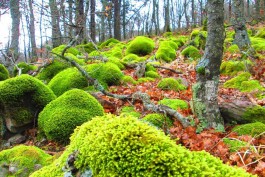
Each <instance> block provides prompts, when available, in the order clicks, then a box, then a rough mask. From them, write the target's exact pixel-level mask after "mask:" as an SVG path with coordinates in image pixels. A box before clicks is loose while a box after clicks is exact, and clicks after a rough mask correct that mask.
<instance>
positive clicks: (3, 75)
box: [0, 64, 9, 81]
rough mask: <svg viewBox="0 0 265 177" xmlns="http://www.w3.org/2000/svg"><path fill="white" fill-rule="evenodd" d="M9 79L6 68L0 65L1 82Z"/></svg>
mask: <svg viewBox="0 0 265 177" xmlns="http://www.w3.org/2000/svg"><path fill="white" fill-rule="evenodd" d="M8 78H9V72H8V70H7V69H6V67H5V66H4V65H2V64H0V81H3V80H6V79H8Z"/></svg>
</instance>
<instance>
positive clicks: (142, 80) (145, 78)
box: [137, 77, 155, 84]
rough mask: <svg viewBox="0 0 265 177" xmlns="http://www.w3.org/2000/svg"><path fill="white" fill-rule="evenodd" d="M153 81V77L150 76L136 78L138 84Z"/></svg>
mask: <svg viewBox="0 0 265 177" xmlns="http://www.w3.org/2000/svg"><path fill="white" fill-rule="evenodd" d="M153 81H155V79H154V78H151V77H141V78H139V79H138V80H137V83H138V84H141V83H145V82H153Z"/></svg>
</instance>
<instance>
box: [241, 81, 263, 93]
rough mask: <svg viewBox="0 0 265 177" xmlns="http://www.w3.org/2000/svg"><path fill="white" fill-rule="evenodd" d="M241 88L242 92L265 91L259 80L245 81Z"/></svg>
mask: <svg viewBox="0 0 265 177" xmlns="http://www.w3.org/2000/svg"><path fill="white" fill-rule="evenodd" d="M239 90H240V91H241V92H252V91H264V90H265V88H263V87H262V86H261V85H260V83H259V81H258V80H249V81H243V82H242V83H241V85H240V88H239Z"/></svg>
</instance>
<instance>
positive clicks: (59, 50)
mask: <svg viewBox="0 0 265 177" xmlns="http://www.w3.org/2000/svg"><path fill="white" fill-rule="evenodd" d="M65 47H66V45H60V46H58V47H55V48H54V49H52V53H57V54H60V55H61V54H62V52H63V50H64V49H65ZM65 53H71V54H73V55H74V56H77V55H79V54H80V52H79V51H78V50H77V49H76V48H75V47H70V48H69V49H67V50H66V51H65Z"/></svg>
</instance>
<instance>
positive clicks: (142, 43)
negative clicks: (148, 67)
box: [126, 36, 155, 56]
mask: <svg viewBox="0 0 265 177" xmlns="http://www.w3.org/2000/svg"><path fill="white" fill-rule="evenodd" d="M154 47H155V43H154V41H153V40H152V39H150V38H147V37H144V36H137V37H136V38H135V39H133V40H132V41H131V42H130V43H129V45H128V47H127V50H126V55H127V54H130V53H132V54H136V55H138V56H145V55H148V54H150V53H151V52H152V51H153V49H154Z"/></svg>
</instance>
